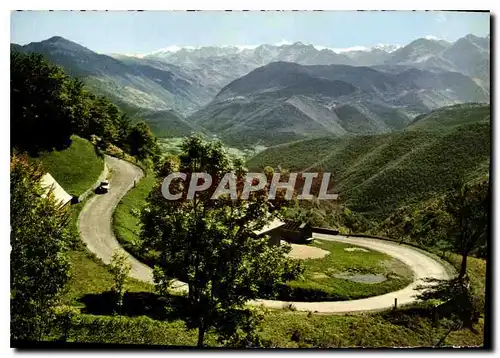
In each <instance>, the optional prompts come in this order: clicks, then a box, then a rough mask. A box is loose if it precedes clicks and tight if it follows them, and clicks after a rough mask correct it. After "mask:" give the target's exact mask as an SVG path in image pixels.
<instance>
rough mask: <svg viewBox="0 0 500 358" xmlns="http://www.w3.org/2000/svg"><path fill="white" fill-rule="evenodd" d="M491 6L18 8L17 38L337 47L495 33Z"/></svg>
mask: <svg viewBox="0 0 500 358" xmlns="http://www.w3.org/2000/svg"><path fill="white" fill-rule="evenodd" d="M489 16H490V15H489V13H466V12H424V11H418V12H411V11H397V12H389V11H386V12H375V11H373V12H372V11H364V12H356V11H352V12H351V11H322V12H318V11H316V12H312V11H308V12H291V11H286V12H260V11H250V12H224V11H203V12H183V11H144V12H132V11H109V12H104V11H99V12H95V11H85V12H77V11H53V12H48V11H31V12H29V11H28V12H26V11H24V12H13V13H12V17H11V41H12V42H15V43H18V44H22V45H24V44H27V43H29V42H32V41H41V40H45V39H47V38H49V37H52V36H56V35H57V36H62V37H65V38H67V39H68V40H72V41H75V42H77V43H79V44H81V45H83V46H85V47H88V48H89V49H91V50H93V51H96V52H101V53H113V52H118V53H148V52H151V51H153V50H157V49H160V48H165V47H168V46H173V45H177V46H210V45H258V44H263V43H268V44H275V43H279V42H282V41H288V42H296V41H301V42H303V43H311V44H314V45H320V46H327V47H331V48H346V47H352V46H367V47H369V46H373V45H376V44H379V43H386V44H403V45H404V44H406V43H408V42H410V41H412V40H414V39H416V38H419V37H424V36H429V35H430V36H436V37H438V38H442V39H445V40H448V41H455V40H456V39H457V38H459V37H462V36H464V35H466V34H468V33H473V34H475V35H478V36H485V35H487V34H489V32H490V17H489Z"/></svg>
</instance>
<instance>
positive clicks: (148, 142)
mask: <svg viewBox="0 0 500 358" xmlns="http://www.w3.org/2000/svg"><path fill="white" fill-rule="evenodd" d="M128 145H129V147H130V154H131V155H133V156H136V157H137V158H138V159H140V160H144V159H146V158H148V157H149V158H153V161H156V157H157V156H158V144H157V143H156V138H155V137H154V136H153V134H152V133H151V130H150V129H149V127H148V125H147V124H146V123H144V122H138V123H136V124H135V125H134V126H132V128H131V129H130V132H129V135H128Z"/></svg>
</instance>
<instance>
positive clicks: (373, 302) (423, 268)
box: [78, 156, 449, 314]
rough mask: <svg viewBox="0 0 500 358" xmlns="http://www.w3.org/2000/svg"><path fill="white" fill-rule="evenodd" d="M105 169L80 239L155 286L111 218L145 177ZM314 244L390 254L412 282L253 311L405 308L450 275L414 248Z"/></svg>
mask: <svg viewBox="0 0 500 358" xmlns="http://www.w3.org/2000/svg"><path fill="white" fill-rule="evenodd" d="M105 160H106V164H107V165H108V168H109V169H110V171H111V178H110V190H109V192H108V193H107V194H104V195H95V196H94V197H92V198H91V199H90V200H89V201H88V202H87V203H86V204H85V206H84V208H83V209H82V211H81V213H80V216H79V218H78V225H79V229H80V236H81V238H82V240H83V241H84V242H85V243H86V245H87V248H88V249H89V250H90V251H91V252H93V253H94V254H95V255H96V256H97V257H99V258H100V259H101V260H102V261H103V262H104V263H106V264H109V262H110V261H111V257H112V256H113V253H114V252H116V251H121V252H123V253H125V254H126V255H127V257H128V259H129V262H130V263H131V265H132V270H131V273H130V276H131V277H133V278H135V279H137V280H141V281H145V282H149V283H152V282H153V275H152V269H151V268H150V267H148V266H147V265H145V264H143V263H141V262H140V261H138V260H137V259H135V258H134V257H133V256H132V255H130V254H129V253H127V252H126V251H125V250H124V249H123V248H122V247H121V246H120V244H119V243H118V241H117V239H116V237H115V235H114V233H113V228H112V220H113V212H114V210H115V208H116V206H117V205H118V203H119V202H120V200H121V199H122V197H123V196H124V195H125V194H126V193H127V191H128V190H130V189H131V188H132V187H133V185H134V180H135V181H138V180H140V178H141V177H142V176H143V172H142V170H141V169H140V168H138V167H136V166H135V165H133V164H131V163H129V162H126V161H124V160H120V159H117V158H114V157H110V156H106V158H105ZM313 237H314V238H317V239H321V240H327V241H338V242H344V243H349V244H352V245H356V246H360V247H366V248H368V249H371V250H375V251H379V252H383V253H385V254H388V255H390V256H392V257H394V258H396V259H398V260H400V261H402V262H403V263H405V264H406V265H407V266H408V267H410V269H411V270H412V271H413V272H414V279H415V280H414V282H413V283H411V284H410V285H408V286H407V287H405V288H403V289H401V290H398V291H394V292H391V293H387V294H384V295H380V296H375V297H370V298H365V299H359V300H352V301H337V302H284V301H274V300H255V301H251V302H250V304H252V305H263V306H265V307H269V308H283V307H285V306H286V305H288V304H290V303H292V304H293V306H294V307H295V309H297V310H298V311H311V312H319V313H330V314H333V313H347V312H363V311H378V310H384V309H387V308H391V307H393V306H394V299H395V298H397V302H398V305H405V304H409V303H412V302H414V301H415V297H414V296H415V294H416V293H417V292H416V291H415V287H416V286H417V285H419V284H421V283H422V282H423V281H422V279H423V278H425V277H433V278H439V279H445V278H448V277H449V270H448V269H447V267H445V266H444V265H443V264H442V263H441V262H440V261H437V260H435V259H433V258H432V257H431V256H430V255H428V254H425V253H423V252H422V251H420V250H417V249H415V248H413V247H411V246H407V245H399V244H397V243H394V242H390V241H385V240H379V239H372V238H364V237H346V236H342V235H326V234H319V233H314V234H313ZM174 289H175V290H186V289H187V285H186V284H185V283H183V282H180V281H177V282H175V283H174Z"/></svg>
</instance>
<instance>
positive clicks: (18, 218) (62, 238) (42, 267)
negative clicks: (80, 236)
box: [10, 154, 71, 340]
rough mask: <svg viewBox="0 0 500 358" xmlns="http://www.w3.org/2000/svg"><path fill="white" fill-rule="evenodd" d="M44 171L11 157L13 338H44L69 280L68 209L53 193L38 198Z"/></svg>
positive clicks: (15, 156)
mask: <svg viewBox="0 0 500 358" xmlns="http://www.w3.org/2000/svg"><path fill="white" fill-rule="evenodd" d="M42 174H43V172H42V171H41V169H40V167H39V166H38V165H36V164H35V163H32V162H31V161H30V160H29V158H28V157H27V156H25V155H18V154H13V155H12V157H11V161H10V189H11V201H10V213H11V215H10V220H11V223H10V224H11V247H12V251H11V254H10V260H11V261H10V262H11V276H10V278H11V298H10V302H11V337H12V338H13V339H36V340H39V339H41V338H42V336H43V334H45V333H46V332H47V331H48V329H49V328H50V327H51V324H52V323H53V318H54V316H53V312H52V307H53V306H54V305H55V303H56V302H57V301H58V299H59V296H60V294H61V292H62V291H63V290H64V287H65V285H66V283H67V282H68V280H69V271H68V270H69V261H68V257H67V255H66V251H67V249H68V248H69V246H70V244H71V235H70V233H69V231H68V230H67V228H66V225H67V221H68V212H67V211H66V210H65V209H61V208H60V207H59V206H58V205H57V204H56V202H55V201H54V199H53V196H52V194H51V193H49V195H48V196H47V197H42V194H43V190H42V188H41V186H40V179H41V177H42Z"/></svg>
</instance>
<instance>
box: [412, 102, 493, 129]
mask: <svg viewBox="0 0 500 358" xmlns="http://www.w3.org/2000/svg"><path fill="white" fill-rule="evenodd" d="M490 115H491V108H490V106H489V105H488V104H482V103H468V104H458V105H456V106H450V107H444V108H439V109H436V110H435V111H432V112H430V113H428V114H423V115H421V116H418V117H416V118H415V119H414V120H413V121H412V123H410V125H409V126H408V130H412V131H415V130H418V131H422V130H424V131H436V132H439V131H446V130H453V129H454V128H455V127H457V126H460V125H463V124H471V123H478V122H479V123H489V121H490Z"/></svg>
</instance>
